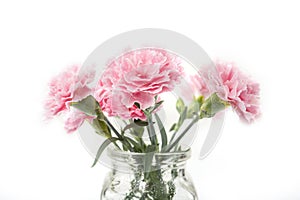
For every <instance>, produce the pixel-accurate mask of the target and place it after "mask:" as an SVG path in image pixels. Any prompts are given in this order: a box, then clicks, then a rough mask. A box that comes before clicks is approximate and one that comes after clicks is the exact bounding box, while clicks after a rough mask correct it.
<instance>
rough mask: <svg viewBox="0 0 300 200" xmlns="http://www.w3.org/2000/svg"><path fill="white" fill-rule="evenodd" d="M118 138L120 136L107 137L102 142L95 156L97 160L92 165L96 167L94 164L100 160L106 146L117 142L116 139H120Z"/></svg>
mask: <svg viewBox="0 0 300 200" xmlns="http://www.w3.org/2000/svg"><path fill="white" fill-rule="evenodd" d="M118 140H119V138H114V137H111V138H108V139H106V140H105V141H104V142H103V143H102V144H101V146H100V147H99V149H98V152H97V154H96V158H95V161H94V163H93V165H92V167H94V166H95V165H96V164H97V162H98V160H99V158H100V156H101V154H102V153H103V151H104V150H105V148H106V147H108V145H110V144H111V143H113V142H116V141H118Z"/></svg>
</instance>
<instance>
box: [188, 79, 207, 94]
mask: <svg viewBox="0 0 300 200" xmlns="http://www.w3.org/2000/svg"><path fill="white" fill-rule="evenodd" d="M190 82H191V85H192V90H193V93H194V94H197V95H203V96H205V97H206V96H207V95H209V89H208V88H207V86H206V83H205V82H204V81H203V79H202V78H201V77H200V76H199V74H196V75H192V76H190Z"/></svg>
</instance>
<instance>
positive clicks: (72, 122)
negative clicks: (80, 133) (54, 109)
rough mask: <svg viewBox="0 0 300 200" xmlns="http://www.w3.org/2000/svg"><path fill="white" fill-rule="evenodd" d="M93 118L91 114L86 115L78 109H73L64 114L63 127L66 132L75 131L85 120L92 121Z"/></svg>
mask: <svg viewBox="0 0 300 200" xmlns="http://www.w3.org/2000/svg"><path fill="white" fill-rule="evenodd" d="M94 118H95V117H93V116H88V115H86V114H84V113H83V112H80V111H79V110H76V109H73V110H72V111H70V112H68V113H67V115H66V119H65V129H66V131H67V132H68V133H72V132H74V131H76V130H77V129H78V128H79V127H80V126H81V125H82V123H83V122H84V121H85V120H89V121H90V122H92V120H93V119H94Z"/></svg>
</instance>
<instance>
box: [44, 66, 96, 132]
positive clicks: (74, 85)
mask: <svg viewBox="0 0 300 200" xmlns="http://www.w3.org/2000/svg"><path fill="white" fill-rule="evenodd" d="M79 69H80V67H79V66H77V65H74V66H71V67H69V68H67V69H66V70H65V71H63V72H62V73H60V74H59V75H57V76H56V77H54V78H53V79H52V80H51V81H50V83H49V93H48V97H47V99H46V102H45V111H46V118H47V119H51V118H53V117H54V116H56V115H60V114H67V115H68V117H67V120H66V129H67V130H75V129H74V127H75V124H74V123H76V122H79V121H78V120H79V118H82V120H84V117H83V115H82V114H81V115H79V116H76V114H78V113H79V112H76V113H73V112H72V114H70V113H68V112H70V108H69V103H70V102H72V101H77V100H80V99H82V98H84V97H86V96H87V95H89V94H90V93H91V92H92V91H91V89H90V88H89V87H88V86H87V84H89V83H90V82H91V81H92V80H93V78H94V75H95V72H94V71H92V70H91V71H87V72H85V73H82V74H78V72H79ZM72 117H75V118H74V119H72ZM86 117H88V116H86ZM71 122H72V123H73V124H72V126H73V128H70V127H69V125H70V124H71ZM80 125H81V123H80ZM80 125H79V124H78V126H77V127H79V126H80Z"/></svg>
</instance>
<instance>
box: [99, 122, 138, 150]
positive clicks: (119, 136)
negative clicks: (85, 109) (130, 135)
mask: <svg viewBox="0 0 300 200" xmlns="http://www.w3.org/2000/svg"><path fill="white" fill-rule="evenodd" d="M105 121H106V123H107V124H108V126H109V127H110V128H111V129H112V130H113V132H114V133H115V134H116V136H117V137H118V138H119V139H120V141H123V142H124V143H125V145H126V146H127V148H129V150H130V151H134V150H133V148H132V146H131V144H130V143H129V142H128V141H127V139H126V138H125V137H123V136H122V135H121V134H120V133H119V132H118V131H117V130H116V129H115V127H114V126H113V125H112V124H111V123H110V121H109V120H108V119H107V118H106V117H105ZM124 143H123V144H124ZM119 149H120V147H119Z"/></svg>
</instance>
